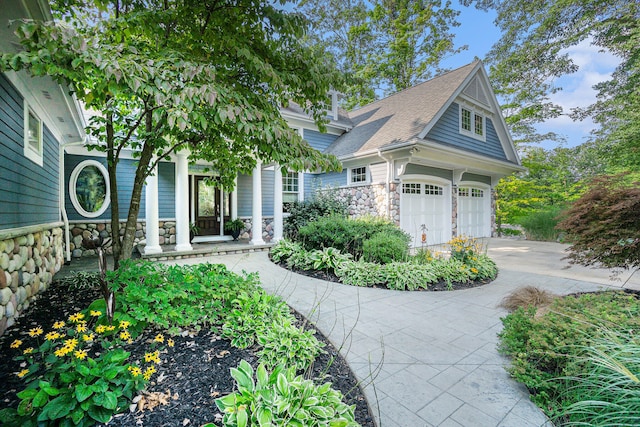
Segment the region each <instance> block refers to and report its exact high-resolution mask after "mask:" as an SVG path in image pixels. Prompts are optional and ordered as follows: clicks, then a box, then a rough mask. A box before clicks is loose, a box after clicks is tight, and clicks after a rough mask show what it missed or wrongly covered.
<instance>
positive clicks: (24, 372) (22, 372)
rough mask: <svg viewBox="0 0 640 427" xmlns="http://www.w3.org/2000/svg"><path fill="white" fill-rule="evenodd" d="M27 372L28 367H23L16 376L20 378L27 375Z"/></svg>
mask: <svg viewBox="0 0 640 427" xmlns="http://www.w3.org/2000/svg"><path fill="white" fill-rule="evenodd" d="M28 373H29V370H28V369H23V370H22V371H20V372H18V376H19V377H20V378H22V377H24V376H25V375H27V374H28Z"/></svg>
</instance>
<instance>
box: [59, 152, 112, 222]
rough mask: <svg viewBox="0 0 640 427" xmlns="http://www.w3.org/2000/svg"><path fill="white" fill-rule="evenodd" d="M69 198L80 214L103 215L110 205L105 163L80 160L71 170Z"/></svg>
mask: <svg viewBox="0 0 640 427" xmlns="http://www.w3.org/2000/svg"><path fill="white" fill-rule="evenodd" d="M69 198H70V199H71V203H72V204H73V207H74V208H76V211H78V213H79V214H80V215H82V216H84V217H86V218H96V217H99V216H100V215H102V214H103V213H104V212H105V211H106V210H107V207H108V206H109V175H108V172H107V169H106V168H105V167H104V165H102V164H101V163H99V162H97V161H95V160H85V161H83V162H80V164H78V166H76V167H75V168H74V169H73V172H71V177H70V179H69Z"/></svg>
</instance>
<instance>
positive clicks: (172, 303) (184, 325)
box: [0, 261, 368, 426]
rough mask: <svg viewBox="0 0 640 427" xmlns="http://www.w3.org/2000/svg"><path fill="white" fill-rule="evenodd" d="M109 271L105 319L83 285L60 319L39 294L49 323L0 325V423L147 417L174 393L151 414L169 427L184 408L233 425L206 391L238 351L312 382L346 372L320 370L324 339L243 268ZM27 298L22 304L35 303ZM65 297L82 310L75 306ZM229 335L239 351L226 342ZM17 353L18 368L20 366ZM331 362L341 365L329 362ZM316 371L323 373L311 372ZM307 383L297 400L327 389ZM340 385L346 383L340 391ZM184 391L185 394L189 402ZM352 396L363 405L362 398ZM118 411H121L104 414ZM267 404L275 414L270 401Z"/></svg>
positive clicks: (226, 384) (216, 394)
mask: <svg viewBox="0 0 640 427" xmlns="http://www.w3.org/2000/svg"><path fill="white" fill-rule="evenodd" d="M109 279H110V280H113V281H114V283H115V284H114V288H117V289H118V296H119V298H118V302H119V306H118V307H117V311H116V313H115V315H114V321H113V323H109V322H108V320H107V319H106V316H105V314H104V312H103V311H102V310H101V308H102V307H104V301H103V300H96V301H95V302H93V303H91V301H92V300H93V299H95V297H96V296H97V295H99V293H98V292H97V291H95V290H94V291H93V292H91V291H88V292H86V294H89V295H90V296H89V297H88V298H86V299H85V300H83V301H81V302H78V303H77V304H76V303H75V301H73V300H72V301H71V304H69V302H70V301H68V300H66V301H65V302H67V305H66V306H67V307H69V306H70V307H74V309H76V311H74V312H72V313H71V314H67V313H65V314H64V316H63V318H64V320H57V321H56V322H55V323H53V319H51V318H50V317H49V316H50V312H51V310H50V308H51V307H50V304H49V303H50V302H51V301H46V302H45V304H43V307H42V308H44V310H42V313H43V314H42V316H43V317H45V318H46V320H51V322H50V324H48V325H42V326H40V325H38V326H34V327H32V328H29V330H28V332H27V331H26V330H23V331H22V333H19V331H17V330H16V331H11V332H10V333H9V331H8V334H6V336H5V337H2V338H1V339H0V350H5V351H7V352H11V354H12V355H13V356H15V357H16V360H14V361H13V362H11V363H9V364H6V365H7V366H5V369H4V370H0V376H2V374H4V375H5V376H6V377H7V379H8V380H9V381H5V384H7V386H9V385H11V387H12V389H13V398H11V393H12V391H11V390H5V392H4V393H3V394H4V396H5V402H8V403H11V402H14V403H13V404H11V405H8V406H9V408H6V409H5V410H3V411H1V417H2V418H0V420H1V421H2V423H3V425H19V426H22V425H95V424H96V423H107V422H108V424H109V425H123V426H124V425H133V424H135V423H136V422H138V421H140V420H142V419H143V418H142V417H143V416H144V414H145V413H149V414H150V416H153V414H154V413H155V412H158V410H159V409H158V408H156V409H155V411H154V412H153V413H150V412H148V409H149V408H154V407H155V406H156V405H159V404H161V403H164V404H165V405H168V404H169V403H170V402H172V401H173V400H174V399H180V397H181V398H182V399H180V401H181V404H182V402H184V401H185V399H186V401H187V402H188V403H187V402H184V403H185V406H186V407H187V409H186V410H184V411H181V410H180V409H179V408H178V407H176V405H175V404H172V405H171V406H170V409H169V410H167V411H163V412H162V413H163V415H160V416H159V418H158V417H157V418H155V419H156V420H158V422H163V423H166V422H167V420H169V422H173V421H175V424H172V425H178V424H181V423H183V422H184V421H185V420H187V421H189V419H188V417H193V416H196V417H198V416H201V417H202V418H199V419H198V418H196V419H195V420H192V421H196V422H199V423H200V424H202V423H204V422H216V424H217V425H237V424H233V423H232V422H231V421H229V420H226V421H223V414H222V413H221V412H220V409H218V408H217V407H216V399H219V398H222V397H224V396H226V395H229V394H230V393H232V392H233V391H234V387H235V386H234V383H233V381H232V380H231V376H230V374H231V373H230V368H234V369H235V368H236V366H238V364H239V363H241V361H243V360H247V361H248V362H250V363H252V364H253V366H254V368H255V367H257V366H258V363H263V364H264V366H265V368H268V369H269V370H272V371H273V372H285V371H286V372H289V371H291V372H293V374H295V375H302V374H305V376H306V380H308V381H310V382H313V381H312V379H313V378H316V377H317V378H319V379H320V380H321V381H322V383H325V382H327V381H331V380H335V379H337V378H341V377H342V376H344V377H348V375H344V373H342V372H340V375H335V374H330V372H331V369H333V368H332V366H333V364H334V360H335V357H336V352H335V350H332V349H331V348H330V347H326V344H325V340H323V341H322V342H321V341H319V340H318V339H317V338H316V336H315V330H314V329H311V328H309V327H304V328H302V327H301V323H300V321H299V319H298V318H296V317H295V316H294V315H293V314H292V313H291V311H290V310H289V308H288V307H287V306H286V304H285V303H284V302H283V301H282V300H280V299H279V298H276V297H273V296H269V295H267V294H266V293H265V292H264V291H262V290H261V289H260V288H258V287H257V286H256V283H257V277H256V276H255V275H243V276H241V275H236V274H234V273H231V272H229V271H228V270H226V268H225V267H223V266H219V265H213V264H199V265H194V266H182V267H179V266H167V265H162V264H152V263H149V262H132V261H127V262H125V263H123V264H122V265H121V268H120V269H119V270H118V271H116V272H111V273H109ZM141 282H143V283H141ZM141 284H143V285H144V286H141ZM140 288H144V289H140ZM76 291H77V290H76ZM69 295H82V293H81V292H69V293H68V295H67V296H69ZM39 305H40V304H37V303H36V304H33V306H34V307H36V308H37V307H38V306H39ZM77 306H84V307H87V308H85V309H84V310H79V311H77V309H78V308H79V307H77ZM63 312H64V311H63ZM198 313H199V315H198ZM223 337H225V338H228V340H227V339H225V338H223ZM8 339H11V341H9V340H8ZM33 342H39V343H40V345H39V346H36V345H34V344H33ZM194 343H198V344H199V345H201V346H202V347H203V348H201V349H200V348H198V347H197V346H195V345H194ZM225 343H226V344H225ZM232 343H234V344H236V345H237V346H238V347H240V348H246V349H247V350H241V349H239V350H234V348H233V347H232V345H231V344H232ZM283 343H284V344H286V345H283ZM287 343H288V344H287ZM294 343H295V345H293V344H294ZM9 347H11V348H9ZM325 347H326V348H327V350H328V351H329V353H327V350H325ZM184 353H187V356H188V355H191V356H190V357H185V354H184ZM7 357H9V355H8V354H7ZM316 359H322V362H321V364H322V365H323V366H319V365H318V364H317V363H314V361H315V360H316ZM179 360H181V362H179ZM223 360H225V361H228V363H222V362H223ZM26 362H28V364H27V365H26V366H28V367H26V368H23V367H21V366H20V363H26ZM283 362H284V363H283ZM244 363H247V362H244ZM200 365H203V366H200ZM171 367H174V368H176V369H178V370H179V372H174V371H172V370H171ZM336 369H337V370H338V372H339V371H340V370H344V369H348V368H346V365H345V364H343V363H336ZM213 370H215V371H216V372H219V373H220V372H223V371H225V372H223V375H224V376H225V377H228V378H229V379H228V380H226V379H224V378H223V380H220V378H219V377H218V376H214V377H211V375H212V373H211V371H213ZM323 371H324V372H328V373H327V376H325V377H321V373H322V372H323ZM183 373H184V376H185V378H184V380H185V381H187V382H186V383H185V384H184V385H183V386H182V387H183V388H182V389H180V388H179V386H178V385H177V384H176V382H179V381H180V379H181V377H182V376H183ZM189 373H190V374H191V375H188V374H189ZM293 374H292V375H293ZM349 375H351V378H353V376H352V374H349ZM167 378H171V380H167ZM207 378H208V379H209V381H210V382H209V383H207V382H206V380H207ZM287 378H289V377H287ZM295 378H297V377H294V379H295ZM323 378H324V379H323ZM22 380H25V381H26V382H25V383H23V382H22ZM306 380H305V381H306ZM192 384H198V385H199V386H197V385H196V386H195V387H194V386H193V385H192ZM25 386H26V388H25ZM145 386H146V387H145ZM236 386H237V385H236ZM309 387H310V386H309ZM309 387H307V386H305V390H307V389H308V391H305V393H311V394H309V395H308V396H306V397H307V398H311V397H313V396H314V395H313V392H315V391H318V393H319V394H321V395H324V394H326V393H327V390H325V388H324V386H323V387H318V388H309ZM327 387H331V386H327ZM352 387H354V385H353V383H352V384H351V385H349V386H348V387H347V389H346V390H345V393H347V392H349V389H351V388H352ZM7 388H9V387H7ZM169 388H171V389H172V391H170V390H169ZM356 388H357V387H356ZM22 389H24V391H20V390H22ZM179 390H180V393H179V392H178V391H179ZM203 391H204V393H203ZM16 392H20V393H19V399H20V402H18V401H17V400H15V393H16ZM180 394H182V396H180ZM330 394H331V396H334V398H335V396H339V400H340V402H341V403H340V405H342V406H340V408H342V411H341V412H340V414H342V415H340V417H337V418H343V415H344V414H343V412H344V411H346V413H348V414H349V416H348V417H347V419H349V420H352V419H354V406H353V403H354V402H353V401H351V400H350V403H343V402H342V399H343V397H344V396H343V393H342V392H341V391H338V390H334V389H333V388H331V392H330ZM198 396H200V397H199V398H198ZM133 397H135V401H134V402H133V408H134V409H138V410H140V409H142V410H144V409H145V408H146V409H147V412H145V413H141V412H128V410H129V408H130V405H131V404H132V398H133ZM320 397H321V396H320ZM320 397H318V399H319V401H320V400H321V399H320ZM12 399H13V400H12ZM192 399H193V400H195V401H196V402H195V403H191V402H190V401H191V400H192ZM359 400H360V403H363V404H364V400H363V399H362V397H360V398H359ZM18 403H19V404H18ZM264 405H265V403H264V402H263V406H264ZM206 406H208V408H203V407H206ZM218 406H219V404H218ZM314 406H317V405H314ZM321 406H322V405H321ZM365 407H366V404H365ZM293 409H295V408H293V407H292V410H293ZM122 411H127V412H126V413H125V414H123V415H116V416H115V417H113V415H114V414H117V413H118V412H122ZM328 411H329V412H327V413H325V412H323V411H315V412H317V414H316V415H313V414H308V415H309V417H310V418H309V419H313V417H314V416H317V417H318V419H319V420H325V419H327V414H328V413H330V412H331V411H333V410H328ZM360 411H361V410H358V413H360ZM367 411H368V410H367ZM273 412H274V413H276V412H277V411H276V410H275V408H274V409H273ZM333 412H335V413H336V414H337V412H336V411H333ZM294 413H295V411H294ZM174 414H175V415H174ZM185 416H186V417H187V418H185ZM112 417H113V418H112ZM359 417H360V418H361V419H362V417H361V416H359ZM144 420H145V421H144V424H145V425H155V424H153V421H151V419H147V418H144ZM160 420H162V421H160ZM171 420H173V421H171ZM275 420H277V419H276V418H274V421H275ZM200 424H198V425H200ZM275 425H281V424H275ZM317 425H328V424H326V423H325V424H323V423H321V422H319V423H318V424H317ZM350 425H358V424H350ZM363 425H365V424H363Z"/></svg>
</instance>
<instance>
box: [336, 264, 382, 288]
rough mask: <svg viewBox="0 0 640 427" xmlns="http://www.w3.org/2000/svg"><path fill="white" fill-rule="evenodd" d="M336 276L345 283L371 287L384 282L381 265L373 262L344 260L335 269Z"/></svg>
mask: <svg viewBox="0 0 640 427" xmlns="http://www.w3.org/2000/svg"><path fill="white" fill-rule="evenodd" d="M336 276H338V278H339V279H340V281H341V282H342V283H344V284H345V285H353V286H365V287H371V286H374V285H381V284H383V283H385V281H386V278H385V277H386V276H385V273H384V270H383V266H382V265H380V264H377V263H375V262H364V261H362V260H360V261H356V262H345V263H343V264H342V265H340V267H338V268H337V269H336Z"/></svg>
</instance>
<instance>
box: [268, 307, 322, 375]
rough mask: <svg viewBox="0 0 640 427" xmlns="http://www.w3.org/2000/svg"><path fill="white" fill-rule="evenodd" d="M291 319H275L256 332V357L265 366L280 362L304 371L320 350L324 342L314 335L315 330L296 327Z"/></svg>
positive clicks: (274, 365)
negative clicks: (258, 345) (257, 345)
mask: <svg viewBox="0 0 640 427" xmlns="http://www.w3.org/2000/svg"><path fill="white" fill-rule="evenodd" d="M292 320H293V319H291V320H289V319H277V320H275V321H273V322H272V323H271V324H270V325H269V326H268V327H267V328H266V329H264V330H263V331H260V332H259V333H258V344H260V347H261V348H260V350H259V351H258V357H259V358H260V362H262V363H264V364H265V365H266V366H267V367H269V368H273V367H276V366H278V365H280V364H282V365H284V366H287V367H289V366H290V367H292V368H294V369H295V370H296V371H305V370H307V369H308V368H309V367H310V366H311V364H312V363H313V361H314V360H315V359H316V357H317V356H318V354H320V352H321V351H322V347H323V346H324V344H322V343H321V342H320V341H318V339H317V338H316V337H315V336H314V333H315V331H314V330H308V331H305V330H303V329H301V328H298V327H296V326H295V325H293V324H292Z"/></svg>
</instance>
